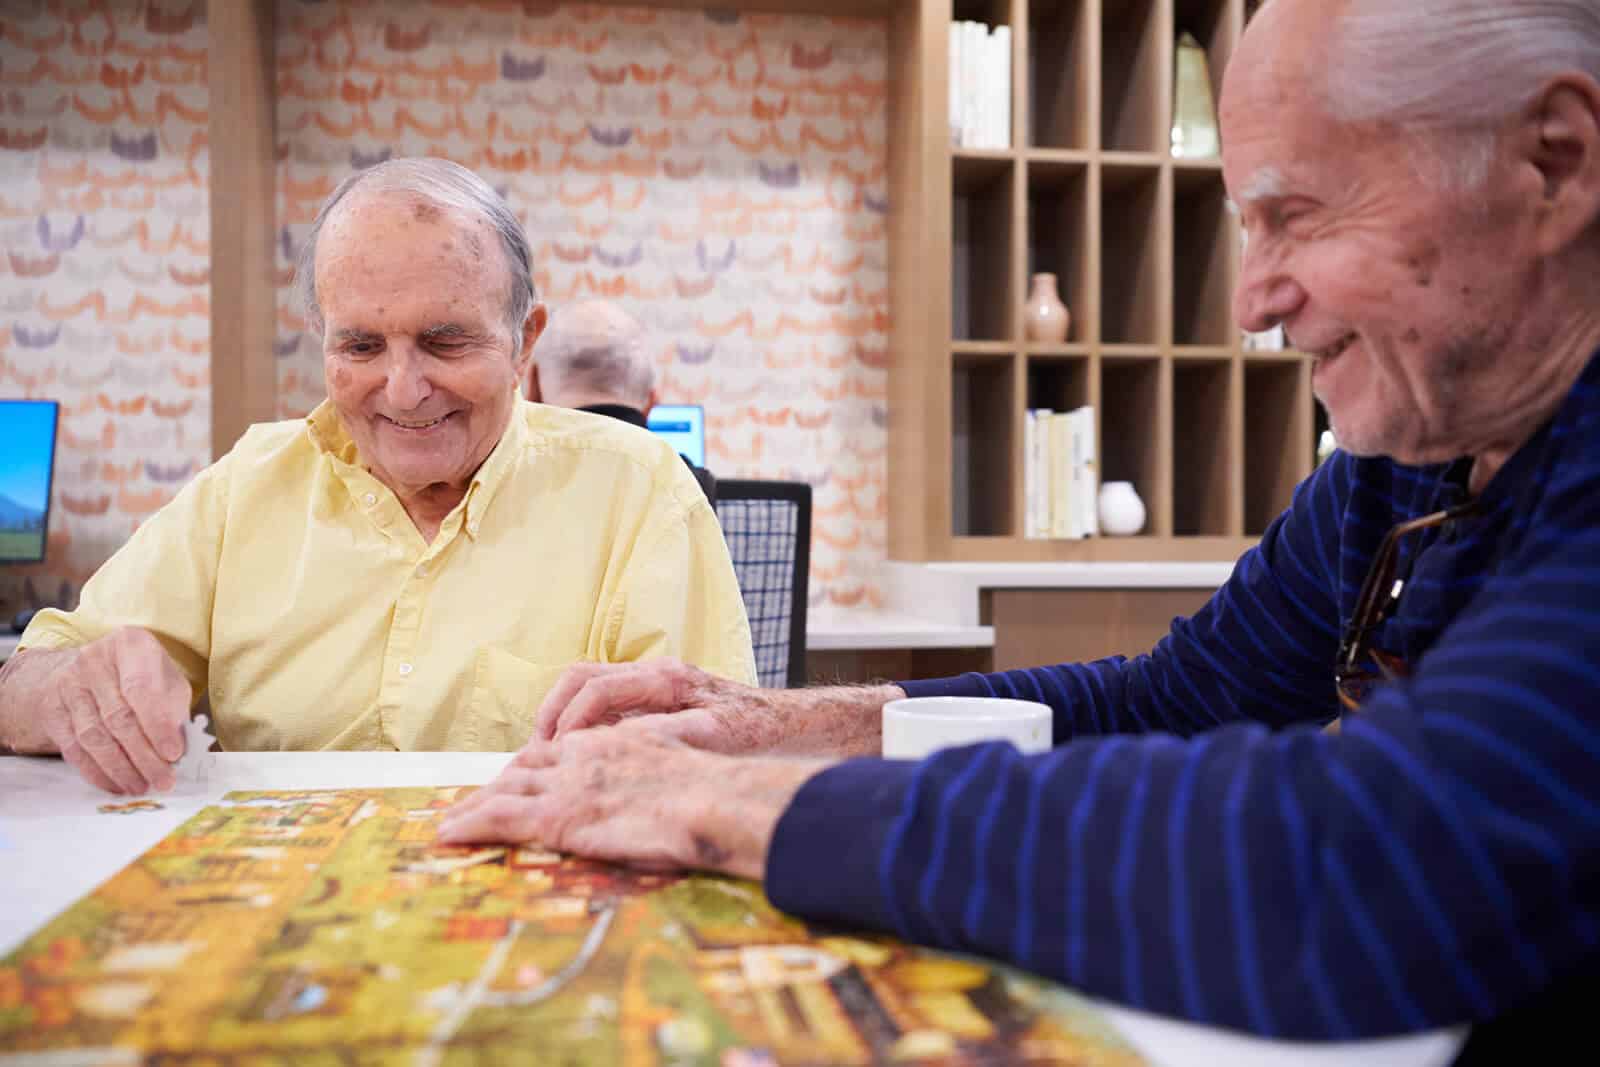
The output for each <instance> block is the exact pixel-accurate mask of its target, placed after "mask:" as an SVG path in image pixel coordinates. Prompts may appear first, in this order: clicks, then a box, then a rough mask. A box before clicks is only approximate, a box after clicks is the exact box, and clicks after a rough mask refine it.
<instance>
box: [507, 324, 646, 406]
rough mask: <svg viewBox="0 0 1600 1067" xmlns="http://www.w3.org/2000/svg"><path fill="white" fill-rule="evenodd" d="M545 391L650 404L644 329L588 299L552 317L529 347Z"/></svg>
mask: <svg viewBox="0 0 1600 1067" xmlns="http://www.w3.org/2000/svg"><path fill="white" fill-rule="evenodd" d="M533 361H534V363H535V364H537V365H538V367H539V388H540V391H541V392H543V393H547V394H551V395H552V396H558V395H559V394H562V393H573V392H577V393H582V394H584V395H586V396H591V397H594V396H603V397H610V398H613V399H615V400H616V401H617V402H618V403H621V404H627V405H629V406H630V407H636V408H642V407H644V406H645V405H646V404H648V403H649V402H650V392H651V390H653V389H654V388H655V387H656V370H655V367H654V366H653V365H652V364H651V362H650V357H649V354H648V353H647V352H646V351H645V334H644V327H643V326H641V325H640V324H639V321H638V320H637V319H635V318H634V317H633V316H632V315H629V314H628V313H627V312H625V311H623V310H622V309H621V308H619V307H617V306H616V305H615V304H610V303H607V302H606V301H604V300H586V301H583V302H581V303H578V304H574V305H572V306H571V307H568V308H563V309H562V310H560V311H558V312H556V313H555V314H554V315H552V316H551V317H550V325H549V326H548V327H546V328H545V331H544V333H542V334H540V335H539V340H538V342H537V343H536V344H535V345H534V346H533Z"/></svg>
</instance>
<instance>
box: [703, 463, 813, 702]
mask: <svg viewBox="0 0 1600 1067" xmlns="http://www.w3.org/2000/svg"><path fill="white" fill-rule="evenodd" d="M716 509H717V521H718V522H720V523H721V524H722V536H723V537H724V538H725V539H726V540H727V542H728V554H729V555H730V556H732V557H733V570H734V573H735V574H737V575H738V576H739V591H740V592H741V593H742V594H743V595H744V609H745V613H746V614H747V615H749V616H750V636H751V638H752V639H753V641H754V643H755V652H756V676H757V678H758V679H759V680H760V682H761V684H762V685H763V686H764V687H766V688H769V689H780V688H783V687H784V686H788V687H790V688H797V687H799V686H803V685H805V684H806V593H807V590H808V587H809V584H810V583H809V575H810V572H811V486H809V485H807V484H806V483H805V482H772V481H750V480H747V479H739V478H718V479H717V499H716Z"/></svg>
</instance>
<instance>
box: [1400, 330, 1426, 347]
mask: <svg viewBox="0 0 1600 1067" xmlns="http://www.w3.org/2000/svg"><path fill="white" fill-rule="evenodd" d="M1401 340H1402V341H1404V342H1405V343H1406V344H1408V345H1414V344H1416V343H1417V342H1418V341H1420V340H1422V334H1421V333H1419V332H1417V328H1416V327H1415V326H1413V327H1411V329H1409V330H1407V331H1406V332H1405V336H1404V337H1402V338H1401Z"/></svg>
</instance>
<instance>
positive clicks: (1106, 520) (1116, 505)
mask: <svg viewBox="0 0 1600 1067" xmlns="http://www.w3.org/2000/svg"><path fill="white" fill-rule="evenodd" d="M1144 520H1145V511H1144V501H1143V500H1140V499H1139V494H1138V493H1136V492H1134V490H1133V483H1132V482H1106V483H1105V484H1104V485H1102V486H1101V487H1100V532H1101V533H1103V534H1110V535H1112V536H1115V537H1127V536H1130V535H1132V534H1136V533H1138V532H1139V531H1140V530H1142V529H1144Z"/></svg>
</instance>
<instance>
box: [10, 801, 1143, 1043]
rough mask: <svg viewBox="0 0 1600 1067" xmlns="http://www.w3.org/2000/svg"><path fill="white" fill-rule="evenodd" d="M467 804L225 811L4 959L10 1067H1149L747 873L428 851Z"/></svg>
mask: <svg viewBox="0 0 1600 1067" xmlns="http://www.w3.org/2000/svg"><path fill="white" fill-rule="evenodd" d="M465 792H466V790H465V789H455V788H445V789H344V790H328V791H299V792H271V793H230V794H228V795H227V796H226V797H225V798H224V799H223V800H222V801H221V802H220V803H219V804H217V805H215V806H212V807H208V808H206V809H204V810H203V811H201V812H200V813H199V814H198V815H196V816H195V817H194V818H192V819H190V820H189V821H188V822H186V823H185V824H184V825H183V826H181V827H180V828H178V829H177V830H175V831H173V833H171V834H170V835H168V836H167V837H166V838H165V839H164V840H162V841H161V842H160V843H159V844H157V845H156V846H155V847H154V848H152V849H151V850H150V851H149V852H147V853H145V854H144V855H143V856H141V857H140V858H139V859H137V860H136V861H134V862H133V863H132V864H130V865H129V866H128V867H126V868H124V869H123V870H122V871H121V872H119V873H118V874H117V875H115V876H114V877H113V878H112V879H111V880H110V881H108V882H106V883H105V884H104V885H102V886H101V887H100V888H99V889H97V890H96V891H95V892H93V893H92V894H90V895H89V896H87V897H85V898H84V899H83V900H81V901H79V902H78V903H77V904H76V905H74V906H73V907H72V908H70V909H68V910H67V911H65V912H63V913H62V914H61V915H60V916H58V917H57V918H56V919H54V920H53V921H51V922H50V923H49V924H48V925H46V926H45V927H44V928H42V929H41V930H39V931H38V932H37V933H36V934H34V935H33V936H32V937H31V938H30V939H29V940H28V941H26V942H25V943H24V944H23V945H22V946H21V947H20V948H18V949H17V950H16V951H15V952H13V953H12V954H11V955H10V956H8V957H6V958H5V959H4V960H0V1064H5V1063H8V1062H12V1061H19V1062H27V1061H30V1058H31V1057H32V1056H33V1054H36V1053H40V1052H61V1053H68V1051H69V1050H74V1051H73V1052H72V1053H70V1058H69V1057H68V1056H62V1057H58V1058H52V1062H73V1063H97V1064H98V1063H140V1062H144V1063H161V1064H180V1063H188V1064H206V1065H218V1067H220V1065H245V1064H248V1065H250V1067H260V1065H269V1064H272V1065H276V1064H284V1065H289V1064H323V1063H326V1064H359V1065H367V1064H407V1065H419V1067H426V1065H450V1064H467V1063H474V1064H476V1063H501V1062H518V1063H550V1064H572V1065H580V1064H595V1065H611V1064H627V1065H647V1064H680V1063H695V1064H712V1065H717V1067H757V1065H766V1064H817V1063H829V1064H832V1063H844V1064H867V1063H898V1062H910V1063H939V1062H947V1063H962V1064H979V1063H982V1064H1000V1063H1006V1064H1012V1063H1067V1064H1083V1065H1091V1064H1092V1065H1105V1067H1113V1065H1115V1067H1122V1065H1132V1064H1137V1063H1140V1062H1141V1061H1140V1060H1139V1058H1138V1056H1137V1055H1136V1054H1135V1053H1134V1052H1133V1051H1132V1050H1131V1049H1130V1048H1129V1047H1128V1046H1127V1045H1125V1044H1124V1043H1123V1042H1122V1041H1121V1040H1120V1039H1119V1037H1118V1036H1117V1035H1116V1033H1115V1032H1114V1031H1113V1030H1112V1029H1110V1028H1109V1027H1108V1026H1107V1025H1106V1024H1105V1023H1104V1021H1103V1020H1102V1019H1101V1018H1100V1017H1099V1016H1098V1015H1096V1014H1095V1012H1094V1011H1093V1010H1092V1009H1091V1008H1090V1007H1089V1006H1088V1005H1087V1004H1085V1003H1083V1002H1082V1001H1079V1000H1078V999H1077V998H1075V997H1073V996H1071V995H1070V994H1068V993H1066V992H1064V991H1062V990H1060V989H1058V988H1055V987H1053V986H1050V985H1048V984H1047V983H1044V982H1041V981H1039V980H1037V979H1034V978H1031V977H1028V976H1026V975H1022V974H1019V973H1017V972H1014V971H1011V970H1008V969H1005V968H1002V967H998V966H995V965H992V964H988V963H981V962H975V961H973V960H970V959H967V958H963V957H955V956H947V955H940V954H938V953H934V952H930V951H926V950H922V949H916V948H912V947H908V946H905V945H902V944H900V943H898V942H894V941H890V940H885V939H879V938H874V937H865V936H858V935H853V934H845V933H839V932H833V931H826V930H821V929H817V928H812V927H808V926H806V925H805V924H802V923H799V922H797V921H795V920H793V919H790V918H788V917H786V916H784V915H782V914H781V913H780V912H778V911H777V910H775V909H774V908H773V907H772V906H771V905H770V904H769V903H768V902H767V900H766V898H765V897H764V896H763V894H762V893H761V891H760V889H759V887H757V886H755V885H753V884H751V883H748V882H742V881H737V880H731V879H724V878H717V877H705V876H688V877H683V876H663V875H654V874H648V873H640V872H636V871H631V870H626V869H623V868H618V867H612V866H608V865H605V864H599V863H593V862H589V861H585V860H578V859H573V858H570V857H564V856H560V855H557V854H555V853H551V852H546V851H542V850H537V849H527V848H479V849H453V848H442V847H439V846H436V845H435V844H434V834H435V829H436V827H437V825H438V820H439V817H440V815H441V814H442V812H443V811H444V809H445V808H447V807H449V806H450V805H451V804H452V803H454V802H455V801H456V800H457V799H458V798H459V797H460V796H462V795H464V793H465Z"/></svg>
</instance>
